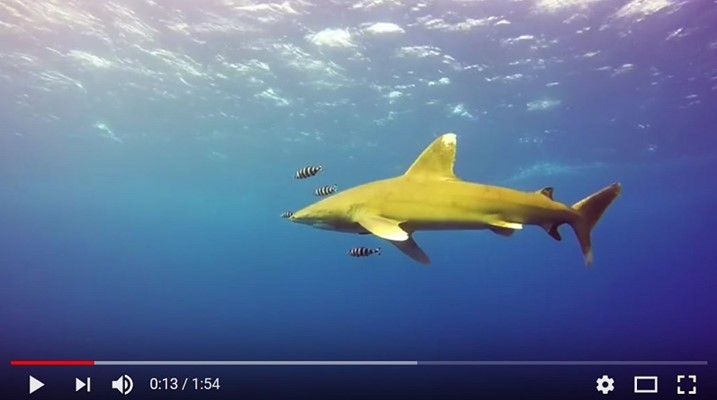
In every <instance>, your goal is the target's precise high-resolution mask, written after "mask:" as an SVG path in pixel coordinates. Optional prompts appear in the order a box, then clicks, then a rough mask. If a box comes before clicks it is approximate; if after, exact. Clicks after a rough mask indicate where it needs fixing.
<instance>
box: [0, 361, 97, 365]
mask: <svg viewBox="0 0 717 400" xmlns="http://www.w3.org/2000/svg"><path fill="white" fill-rule="evenodd" d="M10 365H41V366H42V365H44V366H47V365H65V366H67V365H95V362H94V361H92V360H12V361H10Z"/></svg>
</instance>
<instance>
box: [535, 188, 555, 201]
mask: <svg viewBox="0 0 717 400" xmlns="http://www.w3.org/2000/svg"><path fill="white" fill-rule="evenodd" d="M538 193H540V194H542V195H543V196H545V197H547V198H549V199H550V200H552V199H553V188H552V187H551V186H548V187H544V188H542V189H540V190H538Z"/></svg>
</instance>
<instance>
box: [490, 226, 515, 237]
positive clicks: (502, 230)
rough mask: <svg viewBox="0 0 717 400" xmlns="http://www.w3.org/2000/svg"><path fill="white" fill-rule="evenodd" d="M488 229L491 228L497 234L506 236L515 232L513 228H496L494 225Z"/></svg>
mask: <svg viewBox="0 0 717 400" xmlns="http://www.w3.org/2000/svg"><path fill="white" fill-rule="evenodd" d="M490 230H492V231H493V232H495V233H496V234H498V235H501V236H506V237H508V236H513V234H514V233H515V229H509V228H498V227H495V226H494V227H492V228H490Z"/></svg>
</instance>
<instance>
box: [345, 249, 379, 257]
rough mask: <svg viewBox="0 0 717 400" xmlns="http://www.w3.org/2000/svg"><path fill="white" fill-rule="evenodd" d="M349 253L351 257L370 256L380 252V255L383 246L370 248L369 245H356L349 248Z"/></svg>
mask: <svg viewBox="0 0 717 400" xmlns="http://www.w3.org/2000/svg"><path fill="white" fill-rule="evenodd" d="M347 254H348V255H350V256H351V257H368V256H370V255H372V254H378V255H379V256H380V255H381V248H380V247H376V248H375V249H369V248H368V247H354V248H353V249H351V250H349V251H348V253H347Z"/></svg>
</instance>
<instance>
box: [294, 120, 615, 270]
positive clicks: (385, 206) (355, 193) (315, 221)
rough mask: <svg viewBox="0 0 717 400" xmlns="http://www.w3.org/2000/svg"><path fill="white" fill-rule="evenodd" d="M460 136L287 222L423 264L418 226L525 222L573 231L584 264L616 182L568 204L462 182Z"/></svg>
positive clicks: (512, 226) (546, 193)
mask: <svg viewBox="0 0 717 400" xmlns="http://www.w3.org/2000/svg"><path fill="white" fill-rule="evenodd" d="M456 143H457V135H456V134H455V133H445V134H442V135H440V136H439V137H437V138H436V139H435V140H434V141H433V142H432V143H431V144H430V145H429V146H428V147H426V148H425V149H424V150H423V152H422V153H421V154H420V156H418V158H417V159H416V160H415V161H414V162H413V164H412V165H411V166H410V167H409V168H408V170H406V172H405V173H404V174H403V175H400V176H395V177H392V178H388V179H382V180H376V181H372V182H368V183H365V184H361V185H358V186H354V187H352V188H349V189H347V190H344V191H342V192H338V193H336V194H334V195H333V196H331V197H327V198H324V199H322V200H319V201H317V202H315V203H313V204H310V205H308V206H307V207H305V208H302V209H300V210H298V211H296V212H295V213H294V214H293V215H292V216H291V217H290V218H289V220H290V221H292V222H296V223H299V224H305V225H310V226H313V227H315V228H319V229H326V230H331V231H338V232H348V233H355V234H373V235H375V236H377V237H379V238H381V239H384V240H386V241H388V242H389V243H391V244H392V245H394V246H395V247H396V248H398V250H400V251H401V252H403V253H404V254H406V255H407V256H409V257H410V258H412V259H413V260H415V261H417V262H419V263H421V264H429V263H430V258H429V257H428V255H427V254H426V253H425V252H424V251H423V249H421V247H420V246H419V245H418V244H417V243H416V241H415V240H414V238H413V236H414V232H417V231H445V230H483V229H487V230H490V231H492V232H494V233H496V234H498V235H501V236H511V235H513V234H514V233H515V232H517V231H519V230H521V229H523V227H524V226H526V225H536V226H539V227H542V228H543V229H544V230H545V231H546V232H547V233H548V235H550V237H552V238H553V239H555V240H558V241H560V240H562V237H561V235H560V232H559V231H558V228H559V227H560V226H561V225H563V224H567V225H569V226H570V227H572V230H573V231H574V232H575V236H576V237H577V241H578V243H579V245H580V250H581V252H582V255H583V259H584V262H585V264H586V265H591V264H592V262H593V251H592V241H591V233H592V230H593V228H594V227H595V225H596V224H597V222H598V221H599V220H600V218H601V217H602V215H603V213H604V212H605V210H606V209H607V208H608V207H609V206H610V204H612V202H613V201H614V200H615V199H616V198H617V197H618V195H619V194H620V192H621V190H622V187H621V184H620V183H619V182H616V183H612V184H610V185H609V186H607V187H605V188H603V189H601V190H599V191H597V192H595V193H593V194H591V195H589V196H587V197H585V198H584V199H582V200H580V201H578V202H577V203H575V204H572V205H570V206H569V205H566V204H563V203H561V202H559V201H555V200H554V199H553V188H552V187H544V188H541V189H540V190H536V191H520V190H515V189H511V188H507V187H501V186H493V185H486V184H481V183H476V182H469V181H465V180H463V179H461V178H459V177H457V176H456V175H455V173H454V172H453V167H454V164H455V159H456Z"/></svg>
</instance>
